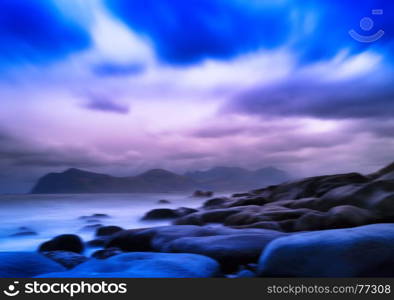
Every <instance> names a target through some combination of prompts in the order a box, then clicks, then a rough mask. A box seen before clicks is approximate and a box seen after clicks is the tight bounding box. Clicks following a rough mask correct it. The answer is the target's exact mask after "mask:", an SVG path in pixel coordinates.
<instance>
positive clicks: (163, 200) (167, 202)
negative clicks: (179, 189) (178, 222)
mask: <svg viewBox="0 0 394 300" xmlns="http://www.w3.org/2000/svg"><path fill="white" fill-rule="evenodd" d="M157 203H159V204H170V203H171V201H169V200H165V199H161V200H159V201H157Z"/></svg>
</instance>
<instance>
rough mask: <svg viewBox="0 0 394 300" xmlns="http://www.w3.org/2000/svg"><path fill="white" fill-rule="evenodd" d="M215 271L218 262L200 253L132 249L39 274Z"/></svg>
mask: <svg viewBox="0 0 394 300" xmlns="http://www.w3.org/2000/svg"><path fill="white" fill-rule="evenodd" d="M218 275H219V264H218V263H217V262H216V261H215V260H213V259H211V258H209V257H205V256H202V255H195V254H173V253H151V252H134V253H127V254H121V255H116V256H113V257H110V258H108V259H105V260H97V259H91V260H89V261H88V262H86V263H83V264H81V265H79V266H77V267H76V268H74V269H73V270H71V271H68V272H61V273H50V274H44V275H40V276H39V277H41V278H50V277H59V278H64V277H77V278H92V277H95V278H108V277H124V278H198V277H215V276H218Z"/></svg>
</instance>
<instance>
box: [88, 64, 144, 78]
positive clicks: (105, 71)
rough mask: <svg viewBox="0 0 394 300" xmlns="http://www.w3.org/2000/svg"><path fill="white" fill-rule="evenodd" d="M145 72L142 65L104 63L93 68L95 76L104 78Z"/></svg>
mask: <svg viewBox="0 0 394 300" xmlns="http://www.w3.org/2000/svg"><path fill="white" fill-rule="evenodd" d="M144 70H145V67H144V65H142V64H137V63H134V64H119V63H110V62H107V63H102V64H99V65H96V66H94V67H93V69H92V71H93V73H94V74H96V75H98V76H102V77H111V76H130V75H138V74H141V73H143V72H144Z"/></svg>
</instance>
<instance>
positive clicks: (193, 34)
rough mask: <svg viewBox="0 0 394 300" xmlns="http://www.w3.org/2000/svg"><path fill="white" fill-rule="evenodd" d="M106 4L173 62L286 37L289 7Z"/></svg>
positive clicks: (207, 1)
mask: <svg viewBox="0 0 394 300" xmlns="http://www.w3.org/2000/svg"><path fill="white" fill-rule="evenodd" d="M106 3H107V5H108V7H109V8H110V9H111V10H112V11H113V12H114V13H115V14H116V15H117V16H119V18H121V19H122V20H123V21H124V22H125V23H126V24H128V25H129V26H130V27H131V28H132V29H133V30H135V31H136V32H138V33H140V34H141V35H144V36H148V37H149V38H150V39H151V40H152V43H153V45H154V48H155V50H156V53H157V54H158V55H159V57H160V58H161V59H162V60H163V61H165V62H169V63H172V64H180V65H182V64H190V63H196V62H199V61H201V60H203V59H204V58H207V57H210V58H217V59H227V58H231V57H234V56H236V55H238V54H241V53H243V52H245V51H253V50H256V49H258V48H261V47H262V48H272V47H274V46H278V45H280V44H282V43H283V42H284V40H285V39H286V37H287V34H288V32H289V29H290V26H291V24H290V23H289V22H288V17H289V14H290V12H286V11H285V10H284V9H283V5H282V4H281V3H283V1H281V2H280V3H275V4H270V5H264V7H263V8H261V9H258V8H257V10H255V8H256V7H248V6H245V5H242V4H241V2H240V1H227V0H226V1H225V0H216V1H212V0H191V1H174V0H162V1H155V0H147V1H144V2H141V1H138V0H137V1H136V0H131V1H129V0H127V1H124V0H115V1H113V0H111V1H106Z"/></svg>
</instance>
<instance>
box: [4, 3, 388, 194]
mask: <svg viewBox="0 0 394 300" xmlns="http://www.w3.org/2000/svg"><path fill="white" fill-rule="evenodd" d="M377 10H379V11H377ZM377 12H379V13H377ZM366 18H368V19H366ZM361 20H362V21H361ZM393 20H394V4H393V3H391V2H390V1H372V0H360V1H358V2H357V3H355V2H354V1H350V0H347V1H346V0H344V1H339V0H335V1H328V0H321V1H313V0H303V1H301V0H299V1H294V0H292V1H291V0H275V1H273V0H271V1H270V0H190V1H181V0H155V1H154V0H144V1H142V0H139V1H137V0H36V1H25V0H2V1H0V45H1V47H0V97H1V105H2V109H1V110H0V142H1V146H0V167H1V168H0V169H1V170H2V171H0V192H17V191H26V190H28V188H29V187H30V186H31V185H32V184H33V183H34V180H35V178H36V177H37V176H40V175H42V174H44V173H46V172H49V171H61V170H63V169H65V168H68V167H78V168H85V169H89V170H93V171H99V172H109V173H112V174H115V175H128V174H134V173H136V172H140V171H143V170H145V169H149V168H156V167H162V168H167V169H169V170H173V171H177V172H184V171H187V170H191V169H204V168H209V167H212V166H216V165H229V166H241V167H247V168H252V169H253V168H256V169H257V168H259V167H263V166H267V165H274V166H278V167H281V168H284V169H286V170H289V171H290V172H293V173H296V174H301V175H305V176H306V175H313V174H322V173H332V172H346V171H353V170H356V171H362V172H369V171H372V170H373V169H375V168H378V167H380V166H381V165H384V164H386V163H389V162H391V161H392V160H394V159H393V156H392V153H393V149H394V117H393V113H392V112H393V111H394V99H393V98H394V88H393V86H394V84H393V83H394V82H393V81H394V80H393V78H394V76H393V53H394V52H393V50H394V40H393V28H394V26H393V25H394V24H393V23H394V21H393ZM360 21H361V23H362V24H360ZM371 22H373V23H371ZM366 24H367V25H370V28H369V30H366V29H365V28H366V27H363V28H364V29H363V28H361V27H360V26H365V25H366ZM372 25H373V26H372ZM352 29H353V30H355V31H356V32H357V33H359V34H361V35H363V36H367V37H368V36H373V35H374V34H375V33H377V32H379V30H381V31H384V35H383V36H382V37H380V38H379V39H378V40H376V41H374V42H371V43H363V42H359V41H357V40H355V39H353V38H352V37H351V36H350V35H349V31H350V30H352ZM322 158H324V159H322Z"/></svg>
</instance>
